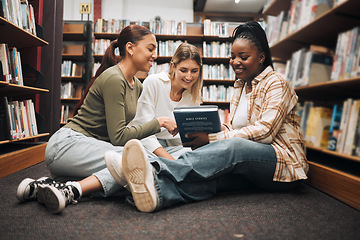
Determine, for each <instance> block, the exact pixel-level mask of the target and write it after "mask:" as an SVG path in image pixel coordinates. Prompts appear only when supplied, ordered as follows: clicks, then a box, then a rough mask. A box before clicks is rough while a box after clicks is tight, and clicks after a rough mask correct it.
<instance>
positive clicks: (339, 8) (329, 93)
mask: <svg viewBox="0 0 360 240" xmlns="http://www.w3.org/2000/svg"><path fill="white" fill-rule="evenodd" d="M267 6H268V8H267V9H264V11H263V13H265V14H271V15H272V16H274V17H271V16H269V17H268V18H267V23H266V31H267V35H268V37H269V41H270V42H271V45H270V51H271V54H272V56H273V57H274V58H276V59H280V61H282V62H286V63H287V65H286V66H287V67H286V76H287V78H289V80H291V81H292V82H293V84H294V86H295V91H296V93H297V95H298V97H299V103H300V104H299V106H301V107H300V108H299V113H301V123H300V124H301V127H302V129H303V133H304V135H305V138H306V141H307V142H306V146H307V158H308V161H309V165H310V171H309V173H308V176H309V180H308V183H309V184H311V185H313V186H314V187H316V188H318V189H320V190H322V191H324V192H326V193H328V194H330V195H332V196H334V197H335V198H338V199H339V200H342V201H344V202H345V203H347V204H349V205H351V206H353V207H355V208H357V209H360V204H359V201H358V199H360V194H359V191H358V189H359V188H360V175H359V174H358V171H357V170H358V169H359V163H360V156H359V154H358V153H359V141H360V140H359V137H360V134H359V133H360V124H359V99H360V92H359V91H357V90H355V89H359V87H360V74H359V70H358V67H359V46H360V45H359V44H360V39H359V26H360V22H359V17H360V13H359V11H357V9H359V8H360V1H357V0H339V1H337V0H336V1H332V0H331V1H330V0H322V1H310V0H293V1H291V0H271V2H269V3H268V5H267ZM318 46H321V47H323V51H320V53H321V54H320V55H319V51H314V48H316V49H319V48H318ZM325 49H327V50H325ZM316 58H318V59H316ZM330 58H332V63H331V64H329V62H331V61H330ZM319 59H322V60H319ZM325 59H327V60H326V61H325ZM309 60H310V61H309ZM319 67H321V68H320V69H322V70H321V71H320V72H319V71H318V70H319ZM315 69H317V70H316V71H314V72H317V74H315V76H313V78H314V77H317V78H319V77H320V78H321V80H318V79H317V80H314V79H311V78H312V77H311V76H310V75H311V74H310V75H309V70H310V72H311V71H312V70H315ZM329 69H330V70H329ZM330 179H331V181H330Z"/></svg>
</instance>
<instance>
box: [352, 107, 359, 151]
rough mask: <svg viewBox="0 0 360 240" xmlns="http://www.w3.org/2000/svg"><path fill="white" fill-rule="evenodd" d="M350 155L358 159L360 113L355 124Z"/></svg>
mask: <svg viewBox="0 0 360 240" xmlns="http://www.w3.org/2000/svg"><path fill="white" fill-rule="evenodd" d="M352 155H354V156H357V157H360V113H359V115H358V121H357V123H356V130H355V138H354V143H353V147H352Z"/></svg>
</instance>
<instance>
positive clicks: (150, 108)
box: [132, 72, 199, 152]
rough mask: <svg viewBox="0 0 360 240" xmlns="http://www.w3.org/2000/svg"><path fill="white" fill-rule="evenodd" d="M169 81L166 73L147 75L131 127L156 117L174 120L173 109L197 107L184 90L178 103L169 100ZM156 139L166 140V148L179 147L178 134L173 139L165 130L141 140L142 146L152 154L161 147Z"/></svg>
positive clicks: (187, 91) (188, 92) (189, 94)
mask: <svg viewBox="0 0 360 240" xmlns="http://www.w3.org/2000/svg"><path fill="white" fill-rule="evenodd" d="M170 90H171V81H170V78H169V76H168V74H167V73H165V72H161V73H158V74H152V75H149V76H148V77H147V78H146V79H145V80H144V82H143V91H142V93H141V96H140V98H139V100H138V104H137V110H136V115H135V118H134V119H133V121H132V124H133V125H140V124H143V123H147V122H149V121H151V120H153V119H154V118H157V117H170V118H173V119H174V114H173V111H174V108H175V107H186V106H188V107H190V106H199V104H198V103H195V102H193V101H192V96H191V92H190V90H185V91H184V92H183V94H182V98H181V100H180V101H179V102H175V101H173V100H171V98H170ZM158 139H164V140H166V142H167V144H168V146H178V145H181V144H182V143H181V140H180V136H179V134H176V135H175V136H174V137H173V136H172V135H171V134H170V133H169V132H168V131H167V130H166V129H165V128H161V131H160V132H159V133H157V134H155V135H152V136H149V137H147V138H144V139H142V140H141V142H142V144H143V146H144V147H145V148H146V149H147V150H149V151H150V152H154V151H155V150H156V149H157V148H159V147H161V144H160V143H159V141H158Z"/></svg>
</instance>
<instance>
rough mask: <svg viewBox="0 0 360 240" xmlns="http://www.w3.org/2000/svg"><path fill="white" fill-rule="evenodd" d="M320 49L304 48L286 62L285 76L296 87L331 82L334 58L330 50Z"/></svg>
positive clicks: (315, 47)
mask: <svg viewBox="0 0 360 240" xmlns="http://www.w3.org/2000/svg"><path fill="white" fill-rule="evenodd" d="M320 48H321V47H318V46H311V47H310V49H306V48H302V49H300V50H298V51H296V52H294V53H293V54H292V57H291V59H289V60H288V61H287V62H286V64H285V65H284V68H285V69H284V75H285V77H286V78H287V79H288V80H289V81H290V82H291V83H292V85H293V86H294V87H299V86H307V85H311V84H315V83H321V82H326V81H330V75H331V69H332V66H333V57H332V55H331V54H329V53H330V50H328V49H325V48H322V49H320ZM319 50H320V51H322V52H320V51H319ZM278 66H279V65H278Z"/></svg>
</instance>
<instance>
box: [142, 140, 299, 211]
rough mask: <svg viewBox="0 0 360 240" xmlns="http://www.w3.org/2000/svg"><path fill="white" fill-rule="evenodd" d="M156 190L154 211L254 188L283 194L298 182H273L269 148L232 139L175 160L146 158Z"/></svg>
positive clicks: (273, 159) (272, 157) (273, 164)
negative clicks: (156, 198) (150, 167)
mask: <svg viewBox="0 0 360 240" xmlns="http://www.w3.org/2000/svg"><path fill="white" fill-rule="evenodd" d="M149 160H150V162H151V164H152V165H153V167H154V173H155V174H154V175H155V186H156V188H157V190H158V207H157V210H159V209H161V208H164V207H168V206H171V205H174V204H177V203H188V202H193V201H201V200H204V199H207V198H210V197H212V196H214V195H216V194H217V193H218V192H222V191H230V190H233V191H234V190H240V189H244V188H249V187H253V186H257V187H259V188H262V189H267V190H278V191H285V190H290V189H293V188H295V187H296V186H297V185H298V182H290V183H289V182H287V183H284V182H274V181H273V176H274V172H275V167H276V161H277V159H276V153H275V150H274V149H273V147H272V146H271V145H267V144H261V143H256V142H253V141H249V140H245V139H241V138H231V139H227V140H222V141H217V142H214V143H211V144H208V145H206V146H203V147H201V148H198V149H196V150H195V151H192V152H187V153H185V154H182V155H181V156H180V157H179V158H178V159H177V160H175V161H171V160H167V159H164V158H159V157H156V158H151V159H149Z"/></svg>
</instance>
